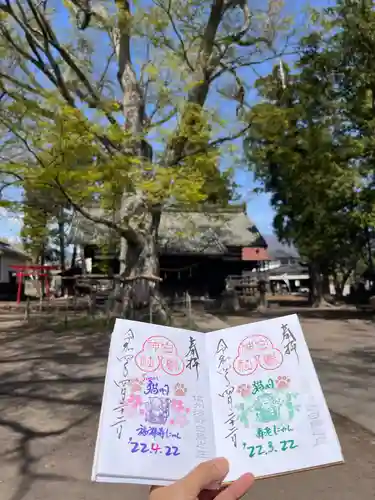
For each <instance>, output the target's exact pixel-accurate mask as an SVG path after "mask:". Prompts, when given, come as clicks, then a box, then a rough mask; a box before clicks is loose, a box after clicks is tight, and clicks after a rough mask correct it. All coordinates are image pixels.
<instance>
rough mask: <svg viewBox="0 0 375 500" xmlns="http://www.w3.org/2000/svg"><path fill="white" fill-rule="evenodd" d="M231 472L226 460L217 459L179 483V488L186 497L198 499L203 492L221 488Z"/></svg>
mask: <svg viewBox="0 0 375 500" xmlns="http://www.w3.org/2000/svg"><path fill="white" fill-rule="evenodd" d="M228 472H229V464H228V461H227V460H226V459H225V458H215V459H214V460H209V461H208V462H204V463H202V464H200V465H198V467H196V468H195V469H194V470H192V471H191V472H190V474H188V475H187V476H186V477H184V478H183V479H181V481H179V488H181V490H182V491H183V492H184V494H185V495H186V496H192V497H197V496H198V495H199V493H200V492H201V491H202V490H206V489H209V488H212V487H213V485H215V486H216V488H219V487H220V485H221V483H222V482H223V481H224V479H225V477H226V476H227V474H228Z"/></svg>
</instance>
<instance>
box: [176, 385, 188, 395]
mask: <svg viewBox="0 0 375 500" xmlns="http://www.w3.org/2000/svg"><path fill="white" fill-rule="evenodd" d="M174 393H175V396H177V397H184V396H185V395H186V393H187V389H186V387H185V386H184V384H180V383H178V384H176V385H175V388H174Z"/></svg>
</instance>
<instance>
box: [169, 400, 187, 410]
mask: <svg viewBox="0 0 375 500" xmlns="http://www.w3.org/2000/svg"><path fill="white" fill-rule="evenodd" d="M171 406H172V411H173V412H175V413H182V412H183V411H184V410H185V407H184V403H183V401H180V400H179V399H172V405H171Z"/></svg>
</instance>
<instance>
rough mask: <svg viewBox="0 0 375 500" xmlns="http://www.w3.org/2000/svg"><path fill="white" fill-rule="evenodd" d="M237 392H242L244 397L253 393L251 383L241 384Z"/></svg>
mask: <svg viewBox="0 0 375 500" xmlns="http://www.w3.org/2000/svg"><path fill="white" fill-rule="evenodd" d="M237 393H238V394H241V396H242V397H243V398H246V397H248V396H250V394H251V387H250V386H249V384H241V385H239V386H238V387H237Z"/></svg>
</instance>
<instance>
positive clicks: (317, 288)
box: [309, 262, 323, 307]
mask: <svg viewBox="0 0 375 500" xmlns="http://www.w3.org/2000/svg"><path fill="white" fill-rule="evenodd" d="M309 272H310V293H309V302H310V305H311V306H312V307H320V306H321V305H322V302H323V279H322V273H321V269H320V266H319V264H317V263H315V262H313V263H311V264H310V265H309Z"/></svg>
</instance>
